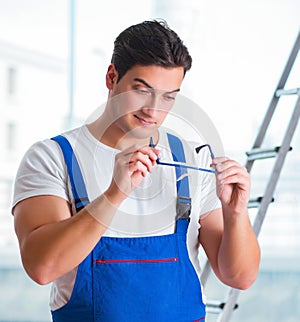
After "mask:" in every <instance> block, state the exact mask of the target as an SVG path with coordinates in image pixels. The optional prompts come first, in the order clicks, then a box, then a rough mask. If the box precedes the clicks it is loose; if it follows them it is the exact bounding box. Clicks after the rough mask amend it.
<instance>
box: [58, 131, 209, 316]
mask: <svg viewBox="0 0 300 322" xmlns="http://www.w3.org/2000/svg"><path fill="white" fill-rule="evenodd" d="M168 139H169V144H170V147H171V151H172V155H173V158H174V160H175V161H180V162H185V156H184V152H183V147H182V143H181V141H180V140H179V139H178V138H177V137H175V136H173V135H171V134H168ZM53 140H55V141H56V142H58V143H59V145H60V147H61V149H62V151H63V154H64V158H65V161H66V165H67V168H68V172H69V177H70V182H71V186H72V192H73V197H74V199H75V205H76V210H77V211H79V210H80V209H81V208H82V207H84V206H85V205H87V203H88V202H89V200H88V195H87V192H86V189H85V185H84V181H83V177H82V175H81V171H80V168H79V165H78V162H77V160H76V157H75V155H74V153H73V149H72V147H71V145H70V143H69V142H68V140H67V139H66V138H65V137H63V136H57V137H55V138H53ZM185 171H186V170H185V169H181V168H176V177H177V178H179V177H180V176H182V174H183V173H184V172H185ZM177 194H178V198H177V199H178V202H177V213H178V212H179V213H180V212H181V214H179V215H178V214H177V220H176V230H175V233H174V234H169V235H163V236H151V237H134V238H119V237H101V239H100V240H99V242H98V244H97V245H96V246H95V248H94V249H93V251H92V252H91V253H90V254H89V255H88V256H87V257H86V258H85V260H84V261H83V262H82V263H81V264H80V265H79V266H78V271H77V276H76V281H75V285H74V289H73V292H72V295H71V298H70V300H69V302H68V303H67V304H66V305H64V306H63V307H62V308H59V309H57V310H55V311H52V318H53V321H54V322H127V321H128V322H142V321H143V322H171V321H172V322H193V321H201V322H202V321H205V305H204V304H203V302H202V294H201V286H200V282H199V279H198V276H197V274H196V272H195V270H194V267H193V265H192V263H191V261H190V259H189V256H188V251H187V245H186V235H187V229H188V225H189V214H190V209H191V207H190V198H189V185H188V177H187V176H186V177H184V178H183V179H182V180H180V181H177Z"/></svg>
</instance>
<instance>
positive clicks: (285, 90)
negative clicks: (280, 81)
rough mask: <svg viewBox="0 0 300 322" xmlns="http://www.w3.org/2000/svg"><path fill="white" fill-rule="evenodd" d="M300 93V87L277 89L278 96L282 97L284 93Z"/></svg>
mask: <svg viewBox="0 0 300 322" xmlns="http://www.w3.org/2000/svg"><path fill="white" fill-rule="evenodd" d="M298 94H300V87H298V88H292V89H278V90H277V91H276V96H277V97H280V96H283V95H298Z"/></svg>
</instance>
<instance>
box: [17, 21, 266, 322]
mask: <svg viewBox="0 0 300 322" xmlns="http://www.w3.org/2000/svg"><path fill="white" fill-rule="evenodd" d="M190 67H191V57H190V55H189V53H188V50H187V48H186V47H185V46H184V45H183V43H182V41H181V40H180V39H179V37H178V36H177V34H176V33H175V32H174V31H172V30H171V29H169V27H168V26H167V25H166V24H164V23H161V22H157V21H147V22H143V23H141V24H138V25H134V26H131V27H129V28H128V29H126V30H125V31H123V32H122V33H121V34H120V35H119V36H118V37H117V39H116V41H115V47H114V52H113V56H112V62H111V65H110V66H109V67H108V71H107V74H106V86H107V88H108V101H107V104H106V106H105V110H104V112H103V114H102V115H101V116H100V117H99V118H98V119H96V120H95V121H94V122H92V123H90V124H87V125H84V126H82V127H80V128H78V129H75V130H72V131H70V132H67V133H65V134H64V135H63V137H61V136H60V137H58V138H54V139H53V140H50V139H47V140H45V141H42V142H38V143H36V144H35V145H33V146H32V147H31V148H30V149H29V151H28V152H27V153H26V155H25V156H24V159H23V160H22V163H21V165H20V168H19V171H18V174H17V178H16V183H15V195H14V204H13V214H14V217H15V229H16V233H17V236H18V239H19V242H20V250H21V255H22V260H23V265H24V268H25V270H26V272H27V273H28V275H29V276H30V277H31V278H32V279H33V280H34V281H36V282H37V283H39V284H47V283H49V282H53V287H52V292H51V301H50V306H51V310H52V316H53V321H57V322H68V321H69V322H75V321H81V322H82V321H85V322H90V321H97V322H98V321H105V322H107V321H113V322H114V321H118V322H119V321H204V319H205V305H204V304H203V301H202V294H201V285H200V283H199V278H198V275H197V274H196V271H197V270H198V263H197V250H196V247H198V246H199V244H201V245H202V247H203V248H204V250H205V252H206V254H207V257H208V259H209V261H210V264H211V266H212V268H213V270H214V272H215V274H216V275H217V277H218V278H219V279H220V280H221V281H222V282H224V283H225V284H227V285H230V286H232V287H235V288H239V289H246V288H248V287H249V286H250V285H251V284H252V283H253V281H254V280H255V278H256V275H257V272H258V265H259V259H260V252H259V247H258V243H257V240H256V238H255V235H254V233H253V231H252V228H251V224H250V221H249V218H248V213H247V202H248V198H249V188H250V179H249V175H248V173H247V171H246V169H245V168H244V167H242V166H241V165H239V164H238V163H237V162H235V161H234V160H230V159H228V158H225V157H217V158H214V159H213V161H212V164H213V168H214V169H215V170H216V175H214V174H211V173H208V174H206V175H204V174H203V173H201V174H197V175H196V174H195V173H193V174H189V175H188V176H187V175H186V173H184V172H180V171H179V172H178V168H177V170H176V171H175V168H174V167H169V166H163V165H162V164H159V160H158V156H161V155H160V153H162V154H163V153H165V154H166V155H168V156H169V157H170V158H172V154H173V155H175V156H176V155H177V156H179V157H178V158H177V161H182V162H184V161H185V159H184V158H183V157H182V155H184V154H186V158H187V160H190V161H191V162H194V163H197V160H196V159H197V158H198V157H199V156H197V158H196V157H194V156H193V155H192V154H193V153H190V154H191V155H188V154H189V153H187V151H190V150H189V147H188V144H187V143H186V142H183V143H182V142H181V141H180V140H179V141H178V140H177V138H176V137H174V136H173V135H169V134H167V133H165V132H164V131H162V130H161V129H160V126H161V124H162V123H163V121H164V119H165V117H166V115H167V114H168V112H169V111H170V109H171V107H172V105H173V103H174V100H175V97H176V94H177V93H178V92H179V90H180V86H181V83H182V81H183V78H184V76H185V73H186V71H188V70H189V69H190ZM187 108H188V107H187ZM64 138H67V140H68V141H67V142H66V140H65V139H64ZM68 142H69V143H70V145H69V144H68ZM149 142H151V144H150V145H149ZM58 143H59V144H58ZM170 150H172V151H170ZM174 150H176V151H175V152H174ZM178 151H179V152H178ZM171 152H172V153H171ZM77 160H78V163H77ZM188 163H189V162H188ZM78 169H79V170H78ZM180 170H182V169H181V168H180ZM191 171H193V170H191ZM78 172H79V174H78ZM80 173H82V176H81V174H80ZM197 173H198V172H197ZM199 173H200V172H199ZM182 174H183V175H182ZM180 175H181V176H180ZM207 176H210V178H214V177H215V180H216V187H215V192H216V194H215V195H217V197H218V200H217V197H214V194H213V196H211V194H210V197H209V198H208V197H207V196H203V195H205V194H209V191H207V189H206V188H205V184H206V185H207V182H206V181H205V180H207ZM193 177H197V178H198V179H197V180H198V181H197V183H196V184H194V186H192V187H196V189H193V188H191V184H190V185H189V179H191V180H192V178H193ZM78 178H79V179H78ZM191 180H190V181H191ZM188 187H190V190H191V191H189V188H188ZM199 195H200V197H199ZM190 197H191V200H190ZM206 199H210V202H209V205H205V200H206ZM199 200H200V201H199ZM216 200H217V201H216ZM190 203H192V208H191V209H192V210H191V209H190ZM176 212H177V214H176ZM199 228H200V229H199ZM187 234H188V242H187V241H186V235H187ZM191 261H192V262H191Z"/></svg>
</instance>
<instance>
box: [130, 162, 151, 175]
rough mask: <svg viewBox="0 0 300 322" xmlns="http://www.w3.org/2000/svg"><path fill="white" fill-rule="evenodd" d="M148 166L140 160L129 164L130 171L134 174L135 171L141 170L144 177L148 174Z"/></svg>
mask: <svg viewBox="0 0 300 322" xmlns="http://www.w3.org/2000/svg"><path fill="white" fill-rule="evenodd" d="M147 171H148V169H147V167H146V166H145V165H144V164H143V163H142V162H140V161H137V162H134V163H130V164H129V172H130V173H131V175H132V174H134V173H135V172H140V173H141V175H142V176H143V177H145V176H146V175H147Z"/></svg>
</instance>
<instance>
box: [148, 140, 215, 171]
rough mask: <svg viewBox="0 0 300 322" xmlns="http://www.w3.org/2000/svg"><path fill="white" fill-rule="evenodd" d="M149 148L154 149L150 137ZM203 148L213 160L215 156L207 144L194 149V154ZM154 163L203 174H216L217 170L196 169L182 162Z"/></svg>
mask: <svg viewBox="0 0 300 322" xmlns="http://www.w3.org/2000/svg"><path fill="white" fill-rule="evenodd" d="M149 146H150V147H152V148H154V147H155V145H154V143H153V139H152V137H150V144H149ZM203 148H208V149H209V153H210V157H211V159H212V160H213V159H214V158H215V156H214V153H213V151H212V148H211V146H210V145H209V144H203V145H200V146H198V147H196V148H195V151H196V153H197V154H199V152H200V151H201V150H202V151H203ZM156 163H157V164H159V165H165V166H170V167H176V168H181V169H192V170H198V171H204V172H210V173H217V170H215V169H207V168H201V167H197V166H194V165H190V164H186V163H182V162H165V161H161V160H160V159H159V158H157V160H156Z"/></svg>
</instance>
